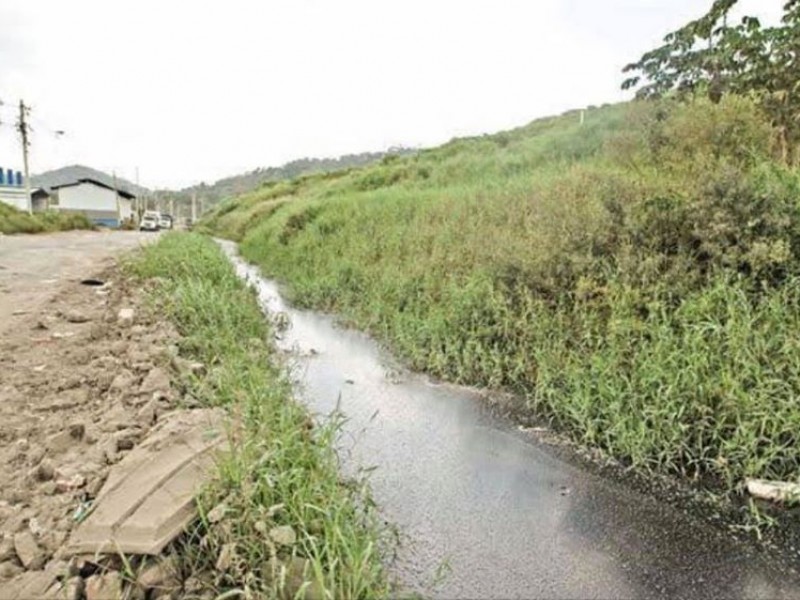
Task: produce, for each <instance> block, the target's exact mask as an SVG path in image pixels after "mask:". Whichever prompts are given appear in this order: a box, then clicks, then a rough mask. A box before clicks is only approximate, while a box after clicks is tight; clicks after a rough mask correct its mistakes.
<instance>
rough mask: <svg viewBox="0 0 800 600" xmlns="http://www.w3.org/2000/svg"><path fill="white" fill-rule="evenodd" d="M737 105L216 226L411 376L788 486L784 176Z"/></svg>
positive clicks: (791, 375)
mask: <svg viewBox="0 0 800 600" xmlns="http://www.w3.org/2000/svg"><path fill="white" fill-rule="evenodd" d="M772 136H773V132H772V130H771V128H770V126H769V125H768V124H767V123H766V122H764V120H763V119H762V118H761V116H760V114H759V113H758V110H757V109H756V107H755V106H754V105H753V104H752V103H751V102H749V101H748V100H747V99H742V98H728V99H726V100H725V101H724V102H723V103H722V104H721V105H718V106H714V105H711V104H709V103H707V102H702V101H697V102H695V103H693V104H692V105H673V104H634V105H619V106H611V107H604V108H601V109H595V110H592V111H590V112H589V113H588V115H587V122H586V125H585V126H583V127H581V126H580V125H579V123H578V117H577V115H574V114H572V115H565V116H562V117H559V118H552V119H545V120H541V121H536V122H534V123H532V124H530V125H528V126H526V127H523V128H520V129H518V130H514V131H510V132H504V133H500V134H497V135H493V136H484V137H479V138H474V139H465V140H456V141H453V142H451V143H449V144H446V145H444V146H442V147H440V148H437V149H433V150H429V151H425V152H422V153H421V154H420V155H419V156H417V157H411V158H404V159H400V160H396V161H385V162H384V163H383V164H381V165H379V166H375V167H371V168H366V169H361V170H355V171H352V172H349V173H344V174H339V175H338V176H328V177H311V178H306V179H303V180H298V181H294V182H292V183H286V184H280V185H279V186H274V187H272V188H269V189H262V190H260V191H258V192H255V193H253V194H250V195H248V196H245V197H242V198H239V199H235V200H232V201H230V202H228V203H226V204H225V205H223V206H222V207H220V209H219V210H218V211H217V212H216V213H215V214H214V215H212V217H211V219H210V220H209V221H208V225H209V226H210V227H211V228H212V229H214V230H215V231H217V232H221V233H223V234H225V235H228V236H231V237H234V238H240V239H242V250H243V252H244V254H245V256H247V257H248V258H249V259H251V260H253V261H255V262H257V263H259V264H260V265H262V267H263V268H264V270H265V272H266V273H267V274H270V275H273V276H276V277H278V278H279V279H281V280H283V281H285V282H286V283H287V285H288V289H289V291H290V294H291V296H292V299H293V301H294V302H295V303H298V304H300V305H302V306H313V307H317V308H321V309H325V310H332V311H336V312H338V313H340V314H341V315H342V316H343V317H344V318H346V319H347V320H349V321H350V322H352V323H355V324H357V325H358V326H360V327H362V328H365V329H368V330H370V331H372V332H373V333H375V334H377V335H378V336H379V337H381V338H382V339H384V340H386V341H388V342H390V343H391V344H392V346H393V347H394V348H395V349H396V351H397V352H399V353H400V354H401V355H402V356H403V357H405V359H407V360H408V361H409V362H410V363H411V364H412V365H413V366H414V367H417V368H421V369H425V370H427V371H429V372H431V373H433V374H435V375H438V376H441V377H444V378H447V379H450V380H453V381H458V382H465V383H471V384H480V385H489V386H499V387H504V388H507V389H510V390H513V391H515V392H518V393H519V394H520V395H521V396H522V397H524V398H525V407H524V409H525V410H528V411H529V412H531V413H533V414H536V415H539V416H547V417H549V418H550V419H551V420H552V422H553V423H554V424H555V425H556V426H557V427H559V428H561V429H562V430H564V431H568V432H570V433H571V434H572V435H573V436H574V438H575V439H577V440H579V441H581V442H582V443H585V444H588V445H592V446H596V447H600V448H602V449H604V450H606V451H608V452H609V453H611V454H612V455H614V456H616V457H618V458H620V459H623V460H625V461H628V462H630V463H631V464H634V465H636V466H638V467H641V468H644V469H651V470H654V471H659V472H669V473H677V474H682V475H691V476H705V477H711V478H712V479H713V480H714V481H716V482H718V483H720V484H722V485H724V486H726V487H727V489H729V490H733V489H735V488H736V486H738V485H739V484H740V483H741V480H742V478H743V477H745V476H761V477H774V478H781V479H797V478H798V476H800V445H798V443H797V441H798V440H797V432H798V426H800V405H798V403H797V401H796V399H797V395H798V392H800V361H798V360H797V358H796V357H797V351H798V348H800V334H799V333H798V332H799V331H800V328H799V326H800V312H798V310H797V309H798V305H800V281H799V280H798V279H797V277H796V275H797V270H798V265H800V260H799V259H800V215H799V214H798V206H797V200H796V199H797V198H798V188H799V187H800V184H798V178H797V176H796V174H795V173H793V172H792V171H790V170H788V169H785V168H783V167H780V166H778V165H776V164H775V163H774V162H773V161H772V158H771V149H772V146H771V143H772V139H773V137H772Z"/></svg>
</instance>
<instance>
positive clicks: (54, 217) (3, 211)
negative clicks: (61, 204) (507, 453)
mask: <svg viewBox="0 0 800 600" xmlns="http://www.w3.org/2000/svg"><path fill="white" fill-rule="evenodd" d="M71 229H94V225H92V222H91V221H89V219H87V218H86V216H85V215H81V214H74V213H73V214H67V213H60V212H57V211H48V212H41V213H34V214H33V215H29V214H28V213H26V212H22V211H19V210H17V209H16V208H14V207H13V206H9V205H8V204H5V203H3V202H0V233H5V234H10V233H43V232H52V231H68V230H71Z"/></svg>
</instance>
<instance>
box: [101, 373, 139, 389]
mask: <svg viewBox="0 0 800 600" xmlns="http://www.w3.org/2000/svg"><path fill="white" fill-rule="evenodd" d="M135 383H136V377H134V375H133V373H131V372H130V371H122V372H121V373H119V374H118V375H117V376H116V377H114V379H113V380H111V385H110V386H109V387H108V389H109V391H111V392H120V393H124V392H127V391H130V390H131V388H133V386H134V384H135Z"/></svg>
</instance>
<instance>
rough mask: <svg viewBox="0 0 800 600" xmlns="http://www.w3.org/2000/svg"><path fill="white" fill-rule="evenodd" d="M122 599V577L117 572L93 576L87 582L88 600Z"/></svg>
mask: <svg viewBox="0 0 800 600" xmlns="http://www.w3.org/2000/svg"><path fill="white" fill-rule="evenodd" d="M120 598H122V577H120V574H119V573H117V572H116V571H110V572H108V573H105V574H103V575H92V576H91V577H89V578H88V579H87V580H86V600H119V599H120Z"/></svg>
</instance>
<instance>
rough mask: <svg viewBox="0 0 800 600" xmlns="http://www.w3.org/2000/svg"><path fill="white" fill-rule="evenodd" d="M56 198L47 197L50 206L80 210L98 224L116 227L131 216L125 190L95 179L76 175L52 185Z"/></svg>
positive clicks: (128, 199)
mask: <svg viewBox="0 0 800 600" xmlns="http://www.w3.org/2000/svg"><path fill="white" fill-rule="evenodd" d="M52 190H53V192H55V194H56V196H57V197H56V198H53V199H51V208H55V209H57V210H59V211H61V212H80V213H83V214H85V215H86V216H87V217H88V218H89V220H91V221H93V222H94V223H96V224H98V225H106V226H109V227H119V225H120V224H121V223H122V222H123V221H127V220H129V219H132V218H133V199H134V198H135V197H136V196H134V195H133V194H131V193H130V192H128V191H125V190H122V189H119V188H117V189H114V187H113V186H110V185H106V184H105V183H102V182H100V181H97V180H96V179H89V178H84V179H79V180H78V181H75V182H74V183H64V184H61V185H55V186H53V187H52Z"/></svg>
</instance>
